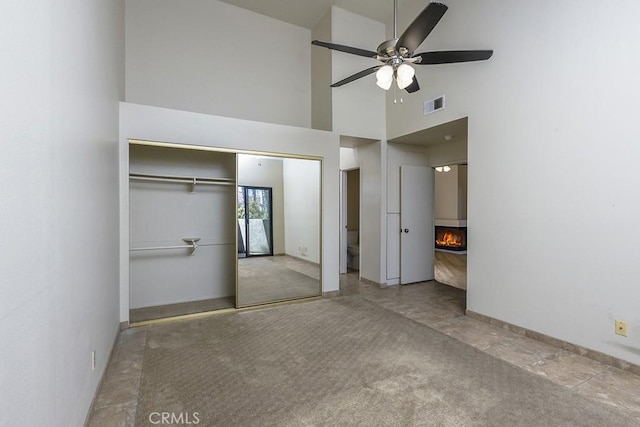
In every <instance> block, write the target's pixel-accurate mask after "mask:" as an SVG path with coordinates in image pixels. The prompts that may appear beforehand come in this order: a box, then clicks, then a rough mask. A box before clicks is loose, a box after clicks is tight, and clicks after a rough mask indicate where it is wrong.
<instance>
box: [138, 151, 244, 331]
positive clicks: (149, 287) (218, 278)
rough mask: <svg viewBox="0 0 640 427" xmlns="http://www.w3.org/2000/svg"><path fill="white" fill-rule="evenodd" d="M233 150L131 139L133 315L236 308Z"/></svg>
mask: <svg viewBox="0 0 640 427" xmlns="http://www.w3.org/2000/svg"><path fill="white" fill-rule="evenodd" d="M235 206H236V155H235V153H227V152H217V151H201V150H190V149H180V148H169V147H158V146H147V145H137V144H131V145H130V146H129V218H130V264H129V280H130V300H129V304H130V322H132V323H135V322H139V321H145V320H152V319H158V318H164V317H171V316H177V315H184V314H190V313H196V312H203V311H211V310H216V309H221V308H230V307H235V293H236V261H235V258H236V236H235V231H236V218H235V216H236V215H235V211H236V209H235Z"/></svg>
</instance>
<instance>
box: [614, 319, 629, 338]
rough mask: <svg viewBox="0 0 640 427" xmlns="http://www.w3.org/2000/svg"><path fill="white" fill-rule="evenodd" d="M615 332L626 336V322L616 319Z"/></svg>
mask: <svg viewBox="0 0 640 427" xmlns="http://www.w3.org/2000/svg"><path fill="white" fill-rule="evenodd" d="M616 334H618V335H622V336H623V337H626V336H627V322H625V321H624V320H616Z"/></svg>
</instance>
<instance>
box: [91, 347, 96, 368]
mask: <svg viewBox="0 0 640 427" xmlns="http://www.w3.org/2000/svg"><path fill="white" fill-rule="evenodd" d="M91 370H92V371H95V370H96V351H95V350H93V351H92V352H91Z"/></svg>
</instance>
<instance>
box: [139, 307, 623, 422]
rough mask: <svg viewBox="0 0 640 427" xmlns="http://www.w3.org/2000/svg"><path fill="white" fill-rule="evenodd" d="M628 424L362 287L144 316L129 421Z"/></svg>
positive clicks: (613, 412) (607, 409)
mask: <svg viewBox="0 0 640 427" xmlns="http://www.w3.org/2000/svg"><path fill="white" fill-rule="evenodd" d="M154 412H170V413H173V414H176V415H178V414H183V417H184V416H185V414H189V416H191V417H192V418H191V419H192V420H193V417H194V415H195V413H197V417H198V420H199V424H200V425H204V426H304V425H319V426H352V425H361V426H422V425H423V426H598V427H600V426H629V425H633V422H634V420H633V419H631V418H628V417H627V416H626V415H625V414H623V413H620V412H619V411H616V410H615V409H613V408H611V407H609V406H607V405H605V404H600V403H597V402H594V401H593V400H588V399H586V398H584V397H582V396H580V395H578V394H577V393H575V392H573V391H571V390H569V389H566V388H564V387H562V386H559V385H557V384H553V383H551V382H549V381H546V380H544V379H543V378H539V377H537V376H536V375H535V374H532V373H529V372H526V371H524V370H522V369H519V368H517V367H515V366H513V365H511V364H509V363H506V362H503V361H501V360H498V359H496V358H494V357H492V356H490V355H487V354H485V353H482V352H480V351H479V350H477V349H475V348H473V347H471V346H468V345H465V344H463V343H462V342H460V341H457V340H455V339H453V338H450V337H448V336H446V335H444V334H441V333H438V332H436V331H435V330H433V329H430V328H428V327H425V326H424V325H421V324H419V323H417V322H414V321H412V320H410V319H408V318H406V317H404V316H402V315H400V314H397V313H394V312H392V311H390V310H386V309H384V308H382V307H380V306H378V305H376V304H374V303H371V302H369V301H366V300H364V299H363V298H361V297H360V296H350V297H339V298H335V299H325V300H320V301H316V302H309V303H304V304H292V305H286V306H279V307H275V308H270V309H264V310H257V311H246V312H240V313H233V314H221V315H218V316H213V317H210V318H206V319H200V320H191V321H183V322H177V323H172V324H166V325H156V326H151V327H150V328H149V329H148V335H147V343H146V347H145V350H144V361H143V363H142V377H141V384H140V390H139V394H138V406H137V412H136V425H138V426H147V425H152V423H151V422H150V421H149V416H150V414H152V413H154Z"/></svg>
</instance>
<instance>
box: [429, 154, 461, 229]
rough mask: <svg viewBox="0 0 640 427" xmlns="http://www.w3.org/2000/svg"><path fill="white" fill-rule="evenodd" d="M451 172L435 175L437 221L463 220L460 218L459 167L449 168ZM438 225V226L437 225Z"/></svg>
mask: <svg viewBox="0 0 640 427" xmlns="http://www.w3.org/2000/svg"><path fill="white" fill-rule="evenodd" d="M449 167H450V168H451V170H450V171H449V172H444V171H442V172H438V171H436V173H435V205H434V208H435V211H434V217H435V219H456V220H457V219H462V218H460V217H459V216H458V213H459V207H460V199H459V197H458V196H459V190H458V189H459V180H458V172H459V167H458V165H451V166H449ZM436 225H438V224H436Z"/></svg>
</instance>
